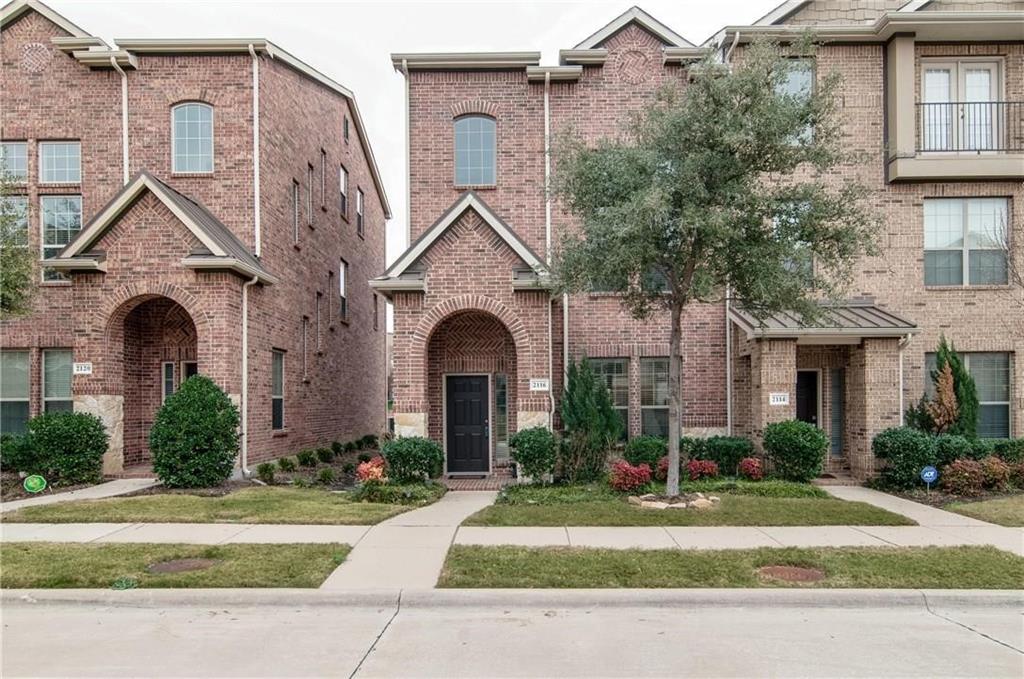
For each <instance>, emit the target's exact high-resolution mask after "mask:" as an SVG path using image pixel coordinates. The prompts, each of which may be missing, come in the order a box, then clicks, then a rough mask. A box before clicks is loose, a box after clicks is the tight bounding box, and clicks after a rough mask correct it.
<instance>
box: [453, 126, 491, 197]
mask: <svg viewBox="0 0 1024 679" xmlns="http://www.w3.org/2000/svg"><path fill="white" fill-rule="evenodd" d="M496 141H497V138H496V125H495V122H494V118H490V117H488V116H476V115H471V116H463V117H461V118H458V119H456V120H455V184H456V186H493V185H494V184H495V182H496V181H497V179H496V178H497V171H496V169H495V166H496V155H497V154H496V151H495V149H496Z"/></svg>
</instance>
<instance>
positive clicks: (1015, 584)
mask: <svg viewBox="0 0 1024 679" xmlns="http://www.w3.org/2000/svg"><path fill="white" fill-rule="evenodd" d="M684 513H685V512H684ZM792 567H796V568H797V569H800V571H804V570H806V571H810V572H811V573H812V574H813V575H814V576H818V577H820V579H811V578H805V577H804V574H803V573H802V572H800V571H796V572H794V569H793V568H792ZM790 575H795V576H796V577H795V578H793V579H792V580H790V579H783V578H786V577H789V576H790ZM1021 582H1024V559H1022V558H1020V557H1017V556H1014V555H1012V554H1009V553H1007V552H1003V551H1001V550H998V549H996V548H994V547H856V548H854V547H849V548H817V549H805V548H761V549H737V550H722V551H696V550H694V551H680V550H616V549H587V548H579V547H534V548H528V547H477V546H464V545H455V546H453V547H452V548H451V550H450V551H449V552H448V558H447V560H446V561H445V566H444V569H443V571H442V573H441V577H440V579H439V580H438V585H437V586H438V587H448V588H487V587H492V588H517V587H526V588H618V587H638V588H657V587H822V588H845V587H857V588H913V589H918V588H934V589H961V588H964V589H1018V588H1019V587H1020V583H1021Z"/></svg>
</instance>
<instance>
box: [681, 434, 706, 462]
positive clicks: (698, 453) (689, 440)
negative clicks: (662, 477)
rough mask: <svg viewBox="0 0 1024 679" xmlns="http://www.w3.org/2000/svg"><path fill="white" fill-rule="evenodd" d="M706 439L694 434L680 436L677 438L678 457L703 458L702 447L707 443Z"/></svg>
mask: <svg viewBox="0 0 1024 679" xmlns="http://www.w3.org/2000/svg"><path fill="white" fill-rule="evenodd" d="M707 442H708V440H707V439H702V438H697V437H694V436H682V437H680V438H679V459H680V461H683V460H703V459H704V447H705V446H706V445H707Z"/></svg>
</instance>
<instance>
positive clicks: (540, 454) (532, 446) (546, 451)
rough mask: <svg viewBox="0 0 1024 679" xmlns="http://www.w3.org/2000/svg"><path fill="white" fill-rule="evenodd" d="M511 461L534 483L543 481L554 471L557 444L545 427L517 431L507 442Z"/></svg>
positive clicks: (553, 436)
mask: <svg viewBox="0 0 1024 679" xmlns="http://www.w3.org/2000/svg"><path fill="white" fill-rule="evenodd" d="M508 445H509V448H510V449H511V452H512V459H513V460H515V461H516V462H517V463H518V464H519V466H520V467H522V469H523V473H524V474H525V475H526V476H529V477H530V478H532V479H533V480H534V481H543V480H544V478H545V477H546V476H547V475H548V474H553V473H554V471H555V461H556V459H557V457H558V442H557V441H556V440H555V435H554V434H553V433H552V432H551V430H550V429H548V428H547V427H543V426H540V427H530V428H529V429H523V430H522V431H517V432H516V433H515V434H513V435H512V437H511V438H510V439H509V440H508Z"/></svg>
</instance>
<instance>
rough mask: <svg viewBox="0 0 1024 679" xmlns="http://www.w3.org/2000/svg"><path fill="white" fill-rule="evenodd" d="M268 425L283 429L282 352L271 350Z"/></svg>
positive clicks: (272, 427)
mask: <svg viewBox="0 0 1024 679" xmlns="http://www.w3.org/2000/svg"><path fill="white" fill-rule="evenodd" d="M270 421H271V424H270V427H271V429H284V352H283V351H279V350H277V349H274V350H273V351H272V352H271V366H270Z"/></svg>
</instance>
